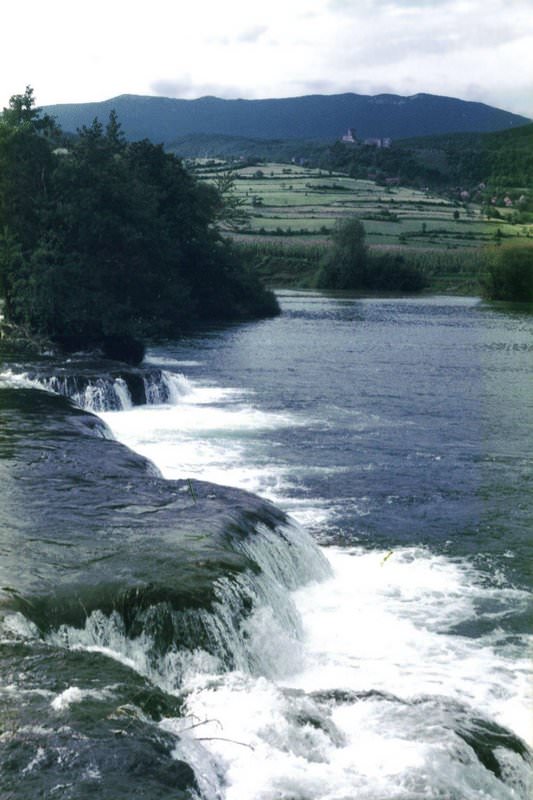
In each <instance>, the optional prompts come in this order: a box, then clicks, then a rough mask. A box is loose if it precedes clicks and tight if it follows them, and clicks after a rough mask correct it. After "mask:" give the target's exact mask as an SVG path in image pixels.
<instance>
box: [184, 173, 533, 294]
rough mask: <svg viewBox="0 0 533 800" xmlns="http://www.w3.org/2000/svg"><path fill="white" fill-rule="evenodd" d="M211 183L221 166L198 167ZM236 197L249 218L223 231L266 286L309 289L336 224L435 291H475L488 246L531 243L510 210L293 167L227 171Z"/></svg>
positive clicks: (527, 227) (530, 230) (531, 227)
mask: <svg viewBox="0 0 533 800" xmlns="http://www.w3.org/2000/svg"><path fill="white" fill-rule="evenodd" d="M194 168H195V171H196V173H197V175H198V177H199V178H201V179H203V180H206V181H209V182H212V181H215V179H216V173H217V172H220V171H226V170H227V165H225V164H224V163H223V162H217V163H215V164H214V163H213V162H210V163H209V165H207V164H202V162H195V165H194ZM231 172H232V175H233V179H234V181H233V194H234V196H235V197H236V198H238V199H239V200H240V201H241V202H242V207H243V209H244V210H245V211H246V212H247V214H248V215H249V216H248V220H247V221H246V222H245V223H244V224H243V225H241V226H240V227H239V228H238V229H237V230H231V231H228V235H230V236H231V237H232V238H233V239H234V240H235V241H236V242H237V243H239V244H240V245H242V246H243V249H244V250H245V251H246V252H247V254H248V257H249V259H250V261H251V263H254V265H255V264H257V269H258V271H259V272H260V273H261V274H262V276H263V278H264V279H265V280H266V281H267V283H269V284H270V285H271V286H281V285H285V286H289V285H299V286H304V285H312V282H313V275H314V274H315V272H316V269H317V265H318V263H319V260H320V253H323V252H324V249H325V248H326V247H327V246H328V244H329V237H330V234H331V233H332V231H333V230H334V228H335V225H336V222H337V220H342V219H345V218H347V217H357V218H358V219H360V220H361V221H362V223H363V225H364V227H365V231H366V241H367V244H368V245H369V246H370V248H371V250H376V251H379V250H386V251H389V250H390V251H394V252H399V253H401V254H403V255H404V256H405V258H406V259H407V260H408V261H409V262H410V263H412V264H414V265H416V266H417V267H419V268H420V269H422V270H423V271H424V272H425V273H426V275H427V276H428V279H429V281H430V284H431V287H432V288H433V289H439V290H449V291H457V292H462V291H466V292H475V291H476V289H477V288H478V287H479V280H480V276H481V275H482V273H483V269H484V266H483V265H484V251H485V249H486V247H487V245H494V244H498V243H500V242H503V241H511V240H512V241H519V240H520V239H522V240H523V239H525V238H530V237H533V224H530V223H529V224H516V223H513V213H512V209H499V211H500V214H501V218H500V219H491V220H488V219H487V218H486V216H485V215H484V214H483V211H482V208H481V206H480V205H477V204H474V203H457V202H453V201H451V200H449V199H446V198H444V197H440V196H438V195H436V194H432V193H430V192H429V191H421V190H417V189H412V188H407V187H403V186H396V185H389V186H382V185H378V184H377V183H375V182H374V181H370V180H358V179H355V178H349V177H347V176H346V175H343V174H340V173H331V172H327V171H324V170H320V169H311V168H306V167H301V166H297V165H287V164H277V163H267V164H261V165H260V166H242V167H240V168H239V167H238V166H237V167H235V165H232V171H231Z"/></svg>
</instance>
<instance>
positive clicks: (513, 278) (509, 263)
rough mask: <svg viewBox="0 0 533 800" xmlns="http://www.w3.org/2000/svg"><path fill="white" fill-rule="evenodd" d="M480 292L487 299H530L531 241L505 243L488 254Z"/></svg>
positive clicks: (532, 278) (532, 286)
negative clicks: (526, 242)
mask: <svg viewBox="0 0 533 800" xmlns="http://www.w3.org/2000/svg"><path fill="white" fill-rule="evenodd" d="M483 288H484V292H485V295H486V296H487V297H488V298H489V299H490V300H509V301H512V302H515V303H533V244H506V245H501V246H500V247H497V248H494V249H493V250H492V251H491V252H490V253H489V254H488V270H487V274H486V277H485V280H484V287H483Z"/></svg>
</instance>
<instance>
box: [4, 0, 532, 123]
mask: <svg viewBox="0 0 533 800" xmlns="http://www.w3.org/2000/svg"><path fill="white" fill-rule="evenodd" d="M0 22H1V23H2V25H1V27H2V31H3V35H2V39H1V42H0V108H2V107H4V106H7V104H8V102H9V98H10V96H11V95H13V94H19V93H23V92H24V89H25V87H26V85H28V84H29V85H31V86H32V87H33V89H34V92H35V97H36V100H37V104H38V105H50V104H54V103H82V102H89V101H96V100H105V99H108V98H111V97H116V96H117V95H119V94H143V95H162V96H166V97H180V98H189V99H190V98H196V97H202V96H204V95H216V96H217V97H226V98H236V97H242V98H251V99H253V98H265V97H295V96H299V95H303V94H336V93H339V92H356V93H359V94H380V93H389V92H390V93H394V94H401V95H413V94H418V93H420V92H429V93H431V94H440V95H447V96H450V97H459V98H462V99H464V100H476V101H481V102H484V103H488V104H489V105H493V106H497V107H498V108H503V109H505V110H508V111H514V112H516V113H520V114H524V115H526V116H529V117H532V118H533V0H261V2H257V0H186V1H185V0H83V2H80V0H2V2H1V3H0Z"/></svg>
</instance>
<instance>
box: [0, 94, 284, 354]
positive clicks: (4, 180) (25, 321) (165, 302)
mask: <svg viewBox="0 0 533 800" xmlns="http://www.w3.org/2000/svg"><path fill="white" fill-rule="evenodd" d="M223 218H224V210H223V199H222V197H221V195H220V193H219V192H218V191H217V189H216V188H215V187H213V186H211V185H208V184H206V183H205V182H199V181H198V180H197V179H196V178H195V177H194V176H193V175H192V174H191V173H190V172H189V171H188V170H187V169H185V167H184V166H183V164H182V162H181V161H180V160H179V159H178V158H176V157H175V156H174V155H171V154H168V153H166V152H165V151H164V150H163V148H162V147H161V146H157V145H154V144H152V143H151V142H149V141H147V140H145V141H142V142H132V143H128V142H126V140H125V138H124V136H123V135H122V132H121V128H120V124H119V122H118V120H117V118H116V116H115V114H113V113H112V114H111V115H110V118H109V121H108V123H107V125H106V126H105V127H104V126H103V125H102V124H101V123H100V122H98V121H97V120H95V121H94V122H93V124H92V125H91V126H90V127H85V128H83V129H81V130H80V131H79V132H78V135H77V137H75V138H74V139H69V140H67V141H66V140H65V139H64V137H63V136H62V133H61V131H60V130H59V129H58V128H57V126H56V125H55V123H54V121H53V120H52V119H51V118H50V117H47V116H43V115H42V114H41V113H40V112H39V110H38V109H36V108H35V107H34V101H33V93H32V91H31V89H29V88H28V89H27V91H26V93H25V94H24V95H15V96H14V97H12V98H11V102H10V106H9V108H8V109H4V113H3V114H2V116H1V118H0V293H1V296H2V297H3V299H4V313H5V317H6V319H7V321H8V322H10V323H15V324H17V325H20V326H22V327H25V328H26V329H27V330H29V331H31V332H34V333H36V334H39V335H43V336H47V337H49V338H50V339H51V340H52V341H54V342H56V343H57V344H59V345H61V346H62V347H64V348H65V349H66V350H73V349H80V348H84V349H87V348H91V347H100V348H103V350H104V352H105V353H106V354H108V355H110V356H112V357H123V358H129V359H130V360H139V358H140V357H142V344H141V342H142V340H144V339H145V338H146V337H161V336H173V335H176V334H178V333H180V332H182V331H184V330H187V329H189V328H190V327H191V326H193V325H195V324H198V323H200V322H205V321H212V320H234V319H245V318H250V317H255V316H265V315H271V314H275V313H276V312H277V311H278V307H277V303H276V300H275V298H274V296H273V295H272V293H270V292H269V291H267V290H265V289H264V288H263V287H262V285H261V283H260V280H259V278H258V277H257V275H256V274H255V273H254V272H253V271H251V270H248V269H247V268H246V265H245V264H244V263H243V262H242V260H241V259H240V258H239V254H238V252H237V251H236V249H235V247H234V246H233V244H232V243H231V242H230V241H229V240H228V239H227V238H223V237H222V235H221V233H220V230H219V225H218V224H217V221H219V220H221V219H223Z"/></svg>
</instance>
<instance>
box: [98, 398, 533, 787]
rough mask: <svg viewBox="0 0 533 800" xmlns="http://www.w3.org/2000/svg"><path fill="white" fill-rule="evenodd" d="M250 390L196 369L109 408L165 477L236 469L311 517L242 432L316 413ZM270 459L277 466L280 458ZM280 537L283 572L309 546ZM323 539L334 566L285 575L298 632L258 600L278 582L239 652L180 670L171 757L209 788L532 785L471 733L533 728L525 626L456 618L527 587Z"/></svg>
mask: <svg viewBox="0 0 533 800" xmlns="http://www.w3.org/2000/svg"><path fill="white" fill-rule="evenodd" d="M195 392H196V393H197V395H202V398H203V400H204V402H198V396H195ZM202 393H203V394H202ZM244 398H245V396H244V395H241V396H239V395H233V396H227V395H224V391H223V390H220V389H218V390H216V389H213V388H211V389H208V388H207V387H201V388H197V387H195V386H194V384H193V391H192V392H191V393H190V394H189V395H187V396H186V397H183V398H182V399H181V404H180V406H179V408H176V409H172V408H171V407H166V408H161V409H159V410H158V409H155V408H154V409H137V410H133V411H131V412H127V413H126V414H119V415H110V414H105V415H104V417H105V419H106V421H107V422H108V424H110V425H111V427H112V428H113V429H114V430H115V432H116V435H117V436H118V438H119V439H121V440H122V441H125V442H126V443H127V444H128V445H129V446H131V447H133V448H134V449H137V450H139V451H140V452H142V453H143V454H144V455H147V456H149V457H150V458H151V459H152V460H154V461H155V462H156V463H157V464H158V466H160V468H161V469H162V471H163V473H164V474H165V476H166V477H185V476H186V475H187V474H191V471H194V474H196V475H198V476H201V477H206V478H208V479H210V480H218V481H219V482H224V479H225V478H226V482H233V483H234V484H235V485H241V486H243V485H244V486H245V487H246V488H248V489H251V490H252V491H259V492H260V493H263V494H265V493H266V494H269V495H270V498H271V499H274V500H276V502H277V503H278V504H279V505H280V506H281V507H282V508H283V507H285V508H289V509H290V508H295V507H296V510H297V511H298V513H299V514H301V515H302V516H304V517H306V518H310V517H313V516H314V515H315V514H316V511H315V509H320V513H321V514H322V515H324V514H327V513H328V509H327V508H326V507H325V506H324V504H323V503H322V504H321V503H320V501H319V500H317V499H316V498H312V497H309V498H307V499H306V501H305V502H303V501H300V502H299V504H298V505H296V506H295V503H294V501H293V500H291V498H290V481H291V480H294V478H295V477H297V476H296V475H295V474H292V475H291V474H289V475H287V477H286V478H285V480H284V481H283V484H282V485H280V484H279V482H278V483H275V482H272V481H270V479H268V481H265V471H264V467H263V466H262V463H261V461H259V462H258V461H257V460H255V459H254V458H253V457H252V456H251V453H250V447H249V446H247V441H248V440H247V438H246V437H247V436H248V435H249V432H251V431H254V432H257V431H261V430H269V431H272V433H275V431H276V430H281V429H283V428H287V427H290V426H294V425H304V424H306V421H305V420H304V419H299V418H298V417H296V416H289V415H286V416H285V415H278V414H272V413H265V412H261V411H259V410H258V409H256V408H254V407H253V406H250V405H249V403H248V402H243V399H244ZM141 431H142V433H141ZM191 467H193V470H191ZM270 469H271V470H272V475H273V476H274V473H276V471H277V470H276V465H275V464H273V465H270ZM276 480H278V481H279V474H278V475H277V478H276ZM265 489H266V491H265ZM287 495H288V496H287ZM250 541H251V543H252V546H253V540H250ZM279 548H280V552H276V550H275V549H273V550H268V553H269V558H271V559H273V561H272V566H271V569H272V571H274V572H275V569H276V566H277V565H278V564H281V563H283V562H284V561H285V560H286V559H287V558H289V559H290V557H291V556H292V555H293V554H294V557H295V558H296V559H297V558H298V554H299V552H300V548H301V543H300V545H299V546H298V548H295V549H294V551H293V550H292V549H291V548H290V547H289V548H286V547H285V546H284V543H283V542H281V541H279ZM281 551H283V552H281ZM266 552H267V551H265V553H266ZM323 553H324V555H325V556H326V557H327V559H328V562H329V564H330V569H331V571H332V575H331V576H330V577H329V578H327V577H326V578H325V579H324V576H322V577H323V580H322V581H318V582H312V583H311V584H310V585H308V586H303V587H302V588H299V589H297V588H296V586H293V585H292V584H291V583H290V582H289V584H288V585H289V588H293V589H294V591H293V593H292V594H291V605H290V608H291V615H290V616H291V619H296V620H298V621H297V623H296V629H297V628H300V629H301V633H300V634H298V635H297V636H295V635H294V630H295V627H294V624H293V623H292V622H291V624H289V623H288V622H287V621H286V622H285V623H284V624H282V625H280V624H279V619H280V617H279V616H278V617H277V618H276V617H275V616H274V615H273V613H272V606H271V605H270V604H269V603H268V602H266V601H265V598H266V597H268V595H269V593H270V590H269V592H267V594H266V595H265V596H263V597H261V596H256V606H255V609H254V612H253V614H251V615H250V616H249V617H248V618H247V619H246V621H245V623H244V624H243V625H242V628H241V631H240V637H241V638H243V639H244V641H245V643H246V651H247V657H246V659H245V660H244V661H241V660H238V661H237V663H236V664H235V668H234V669H232V670H231V671H229V672H225V673H221V672H220V669H219V665H218V666H217V664H216V663H214V662H213V660H212V659H209V658H207V657H205V656H204V657H201V658H200V657H198V655H199V654H196V656H197V657H196V659H195V660H194V663H192V662H189V667H190V668H187V669H185V670H183V671H182V672H181V675H182V680H183V683H182V692H183V693H184V694H185V695H186V697H187V700H186V706H185V710H186V712H187V714H188V716H186V718H185V719H181V718H180V719H166V720H163V722H162V723H161V725H162V727H163V728H164V729H165V730H169V731H172V732H173V733H175V734H176V735H177V736H178V737H179V741H178V743H177V745H176V757H177V758H184V759H186V760H187V761H188V762H189V763H191V764H193V765H194V767H195V771H196V774H197V776H199V784H200V786H201V789H202V793H203V797H204V798H206V800H219V798H222V797H223V798H224V800H243V798H245V799H246V800H277V798H293V797H294V798H304V799H305V800H344V799H345V798H348V797H350V798H351V797H353V796H357V797H358V798H362V799H363V800H375V798H376V797H380V798H387V799H388V798H396V797H397V798H402V800H406V799H407V798H409V800H414V798H433V797H434V798H440V797H446V798H448V797H450V798H461V799H463V798H467V800H480V798H481V796H484V797H485V796H486V797H490V798H498V800H517V798H520V800H526V798H527V797H528V796H529V792H530V789H531V769H530V767H529V766H528V764H527V763H526V761H524V759H523V758H522V757H521V756H520V755H519V754H517V753H514V752H512V751H511V750H509V749H508V748H506V747H505V746H502V747H500V748H499V749H498V748H497V749H496V756H497V758H496V761H497V763H498V769H499V770H500V773H501V776H504V778H505V784H504V783H502V779H501V777H498V776H497V775H496V774H495V773H493V772H491V771H490V770H487V769H486V768H485V766H484V765H483V764H482V763H480V762H479V761H478V757H477V756H476V754H475V753H474V751H473V749H472V747H471V745H470V744H469V743H468V741H469V740H468V736H469V735H470V734H469V733H468V735H467V734H462V730H463V728H465V726H466V730H467V731H470V729H471V728H474V729H476V725H477V726H478V728H479V726H481V730H483V725H485V724H488V723H485V722H483V720H487V719H488V720H495V721H496V723H497V724H499V725H502V726H504V727H505V728H506V729H508V730H510V731H513V732H514V733H515V734H517V735H518V736H520V737H522V738H524V739H528V738H530V729H529V722H528V719H529V715H528V712H527V710H526V708H527V704H528V703H529V702H530V700H529V699H528V698H529V694H530V684H529V678H528V675H529V663H528V662H527V660H526V659H525V658H524V656H523V652H524V647H523V644H524V639H525V636H523V635H521V636H519V637H518V639H519V640H520V644H519V646H517V641H518V639H517V640H514V641H513V639H512V638H511V639H509V637H506V636H505V635H504V634H503V633H502V635H501V636H499V635H498V634H497V633H491V634H487V635H486V636H481V637H479V638H467V637H464V636H461V635H460V634H459V633H458V634H455V633H453V627H454V626H456V625H459V624H462V623H466V624H468V623H469V622H470V621H474V620H476V621H479V619H480V618H482V616H483V614H484V613H486V614H487V618H488V619H489V618H490V619H492V618H493V616H494V614H501V615H502V618H503V617H505V614H506V613H507V608H511V607H513V608H514V609H516V608H517V607H519V606H520V605H521V604H523V605H524V606H525V604H526V602H527V593H525V592H520V591H519V590H514V589H512V588H511V587H509V588H504V587H498V588H497V589H494V588H489V587H487V585H486V581H485V579H484V577H483V576H482V575H480V574H478V573H477V571H476V570H475V568H474V567H473V566H472V564H471V563H470V562H468V561H467V560H464V561H452V560H449V559H447V558H446V557H444V556H438V555H435V554H432V553H431V552H430V551H429V550H428V549H426V548H397V549H396V550H394V551H393V552H391V551H386V550H379V549H377V550H372V551H370V552H369V551H365V550H363V549H359V550H358V549H354V548H352V549H338V550H337V549H326V550H324V551H323ZM256 557H257V555H256ZM315 577H316V576H315ZM278 585H279V584H278ZM283 591H286V590H285V589H284V590H283ZM274 596H275V595H274V594H272V597H274ZM293 603H294V606H293V605H292V604H293ZM281 605H283V604H281ZM276 607H278V608H279V607H280V604H279V602H278V600H276ZM294 610H296V612H297V615H296V616H294ZM232 646H235V647H236V648H237V650H238V649H239V648H240V647H242V645H241V644H239V643H238V642H237V641H236V642H235V643H234V645H232ZM518 653H520V654H521V655H520V656H518ZM209 720H211V721H210V722H209ZM476 720H481V722H479V721H478V722H476ZM199 723H200V724H199ZM465 736H466V739H465ZM222 787H223V788H222ZM480 792H484V793H485V794H480Z"/></svg>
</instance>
